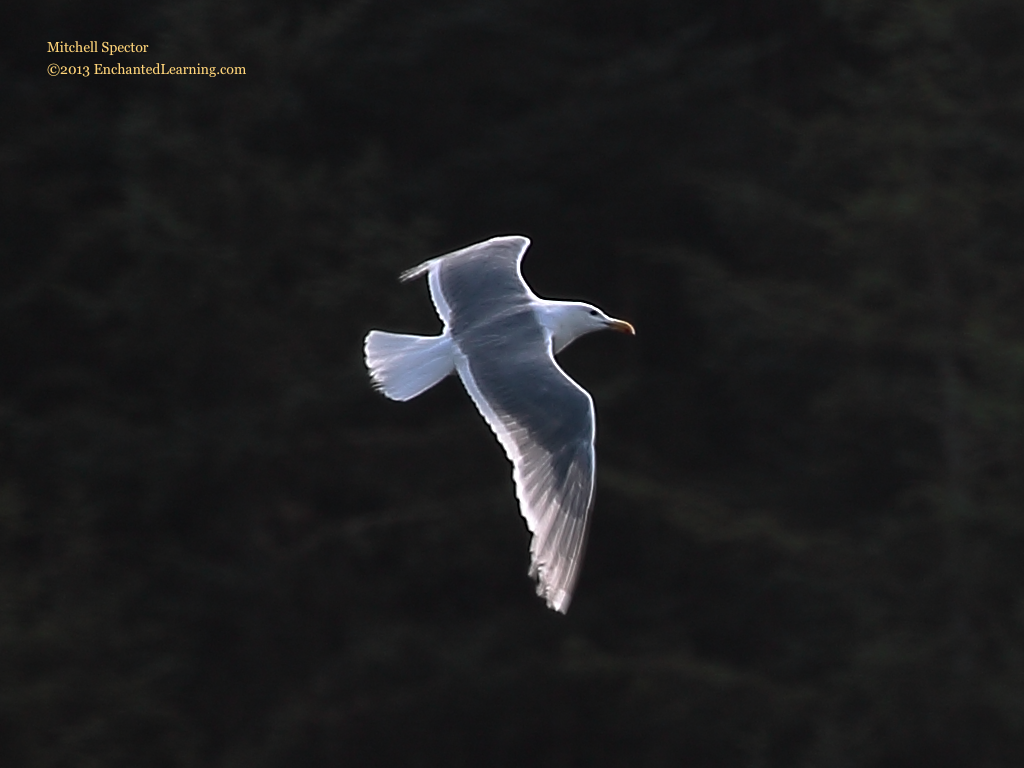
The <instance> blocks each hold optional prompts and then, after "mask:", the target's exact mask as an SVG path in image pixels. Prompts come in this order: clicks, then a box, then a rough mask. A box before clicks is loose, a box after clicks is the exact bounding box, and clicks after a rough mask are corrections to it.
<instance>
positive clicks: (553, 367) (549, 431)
mask: <svg viewBox="0 0 1024 768" xmlns="http://www.w3.org/2000/svg"><path fill="white" fill-rule="evenodd" d="M528 245H529V240H527V239H526V238H525V237H503V238H494V239H493V240H488V241H487V242H485V243H480V244H479V245H475V246H470V247H469V248H465V249H463V250H461V251H456V252H455V253H452V254H449V255H447V256H441V257H439V258H437V259H432V260H431V261H428V262H425V263H424V264H421V265H420V266H419V267H416V268H414V269H412V270H409V272H407V273H406V275H405V276H404V277H406V279H408V278H411V277H416V276H418V275H422V274H423V273H424V272H428V273H429V277H430V290H431V296H432V298H433V299H434V304H435V306H436V307H437V310H438V314H440V315H441V317H442V319H443V320H444V321H445V323H446V325H447V326H448V330H449V332H450V333H451V337H452V340H453V341H454V347H455V367H456V370H457V371H458V373H459V377H460V378H461V379H462V383H463V384H464V385H465V387H466V390H467V391H468V392H469V395H470V397H471V398H472V399H473V402H474V403H475V404H476V406H477V408H478V410H479V411H480V413H481V414H482V415H483V417H484V419H485V420H486V421H487V423H488V425H490V427H491V429H492V430H493V431H494V434H495V435H496V436H497V438H498V441H499V442H500V443H501V445H502V447H503V448H504V449H505V453H506V454H507V455H508V457H509V460H510V461H511V462H512V466H513V472H512V477H513V479H514V481H515V486H516V496H517V497H518V498H519V506H520V511H521V512H522V514H523V517H524V518H525V519H526V524H527V527H528V528H529V529H530V531H531V532H532V533H533V541H532V543H531V545H530V553H531V556H532V562H531V566H530V575H531V576H534V577H536V578H537V580H538V584H537V594H539V595H540V596H542V597H543V598H544V599H545V600H546V601H547V603H548V605H550V606H551V607H552V608H554V609H555V610H558V611H562V612H563V613H564V612H565V611H566V610H567V609H568V607H569V601H570V599H571V598H572V591H573V588H574V586H575V584H576V579H577V577H578V576H579V569H580V564H581V562H582V557H583V548H584V545H585V543H586V536H587V528H588V518H589V514H590V509H591V507H592V505H593V501H594V473H595V457H594V429H595V426H594V404H593V401H592V400H591V398H590V395H589V394H587V392H586V391H585V390H584V389H583V388H582V387H580V386H579V385H578V384H577V383H576V382H574V381H573V380H572V379H570V378H569V377H568V376H567V375H566V374H565V372H564V371H563V370H562V369H561V368H560V367H559V366H558V364H557V363H556V362H555V359H554V357H553V356H552V352H551V344H550V340H549V338H548V334H547V332H546V331H545V329H544V328H543V327H542V325H541V323H540V320H539V319H538V317H537V314H536V313H535V312H534V310H533V304H532V302H533V300H534V299H535V298H536V297H534V296H533V294H532V292H531V291H530V289H529V288H528V287H527V286H526V284H525V283H524V282H523V279H522V276H521V274H520V270H519V263H520V261H521V260H522V256H523V253H524V252H525V250H526V248H527V246H528Z"/></svg>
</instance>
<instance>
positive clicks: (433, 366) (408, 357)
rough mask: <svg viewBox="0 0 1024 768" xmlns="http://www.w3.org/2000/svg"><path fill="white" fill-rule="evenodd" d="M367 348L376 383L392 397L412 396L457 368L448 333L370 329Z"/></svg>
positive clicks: (368, 364)
mask: <svg viewBox="0 0 1024 768" xmlns="http://www.w3.org/2000/svg"><path fill="white" fill-rule="evenodd" d="M364 351H365V353H366V367H367V368H369V369H370V378H371V379H373V385H374V387H376V388H377V390H378V391H380V392H382V393H384V394H385V395H387V396H388V397H390V398H391V399H392V400H411V399H412V398H414V397H416V395H419V394H421V393H423V392H426V391H427V390H428V389H430V388H431V387H432V386H434V385H435V384H437V382H439V381H440V380H441V379H443V378H444V377H445V376H447V375H448V374H450V373H454V372H455V358H454V355H453V351H452V342H451V339H450V338H449V337H448V335H447V334H445V335H443V336H413V335H410V334H406V333H388V332H387V331H370V332H369V333H368V334H366V343H365V344H364Z"/></svg>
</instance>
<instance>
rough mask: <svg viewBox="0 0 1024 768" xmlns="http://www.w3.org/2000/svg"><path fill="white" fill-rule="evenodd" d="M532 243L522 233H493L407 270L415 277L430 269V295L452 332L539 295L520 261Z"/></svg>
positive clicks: (406, 276) (405, 274)
mask: <svg viewBox="0 0 1024 768" xmlns="http://www.w3.org/2000/svg"><path fill="white" fill-rule="evenodd" d="M529 247H530V240H529V239H528V238H525V237H522V236H520V235H509V236H506V237H492V238H491V239H490V240H485V241H484V242H482V243H477V244H476V245H471V246H469V247H467V248H463V249H461V250H458V251H454V252H452V253H449V254H445V255H444V256H438V257H437V258H435V259H430V260H429V261H425V262H423V263H422V264H420V265H419V266H416V267H413V268H412V269H409V270H407V271H405V272H403V273H402V276H401V279H402V280H403V281H405V280H412V279H413V278H416V277H419V276H420V275H422V274H424V273H427V274H428V281H429V284H430V297H431V299H432V300H433V302H434V307H435V308H436V309H437V313H438V314H439V315H440V316H441V319H442V320H444V322H445V325H447V326H448V327H449V328H451V330H452V333H457V332H458V331H459V330H460V329H462V328H465V327H468V326H472V325H474V324H476V323H478V322H480V321H481V320H487V319H488V318H489V317H492V316H494V315H496V314H500V313H502V312H504V311H506V310H509V309H512V310H514V309H516V308H522V307H524V306H526V305H527V304H528V303H529V302H530V301H531V300H532V299H533V298H535V297H534V295H533V293H532V292H531V291H530V289H529V287H527V285H526V283H525V282H524V280H523V276H522V273H521V272H520V269H519V264H520V262H521V261H522V260H523V254H524V253H526V249H527V248H529Z"/></svg>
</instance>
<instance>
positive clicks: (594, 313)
mask: <svg viewBox="0 0 1024 768" xmlns="http://www.w3.org/2000/svg"><path fill="white" fill-rule="evenodd" d="M590 316H591V317H597V310H596V309H592V310H590Z"/></svg>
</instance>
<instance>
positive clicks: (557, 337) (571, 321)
mask: <svg viewBox="0 0 1024 768" xmlns="http://www.w3.org/2000/svg"><path fill="white" fill-rule="evenodd" d="M545 325H547V327H548V329H549V330H550V331H551V343H552V346H553V347H554V349H555V352H556V353H557V352H561V351H562V350H563V349H565V348H566V347H567V346H569V344H571V343H572V342H573V341H575V340H576V339H578V338H579V337H580V336H585V335H586V334H588V333H593V332H594V331H603V330H612V331H619V332H620V333H628V334H629V335H630V336H634V335H636V331H635V330H633V326H632V325H630V324H629V323H627V322H626V321H625V320H616V319H615V318H614V317H609V316H608V315H606V314H605V313H604V312H602V311H601V310H600V309H598V308H597V307H595V306H592V305H590V304H586V303H584V302H582V301H553V302H550V304H549V307H548V311H547V321H546V322H545Z"/></svg>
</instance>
